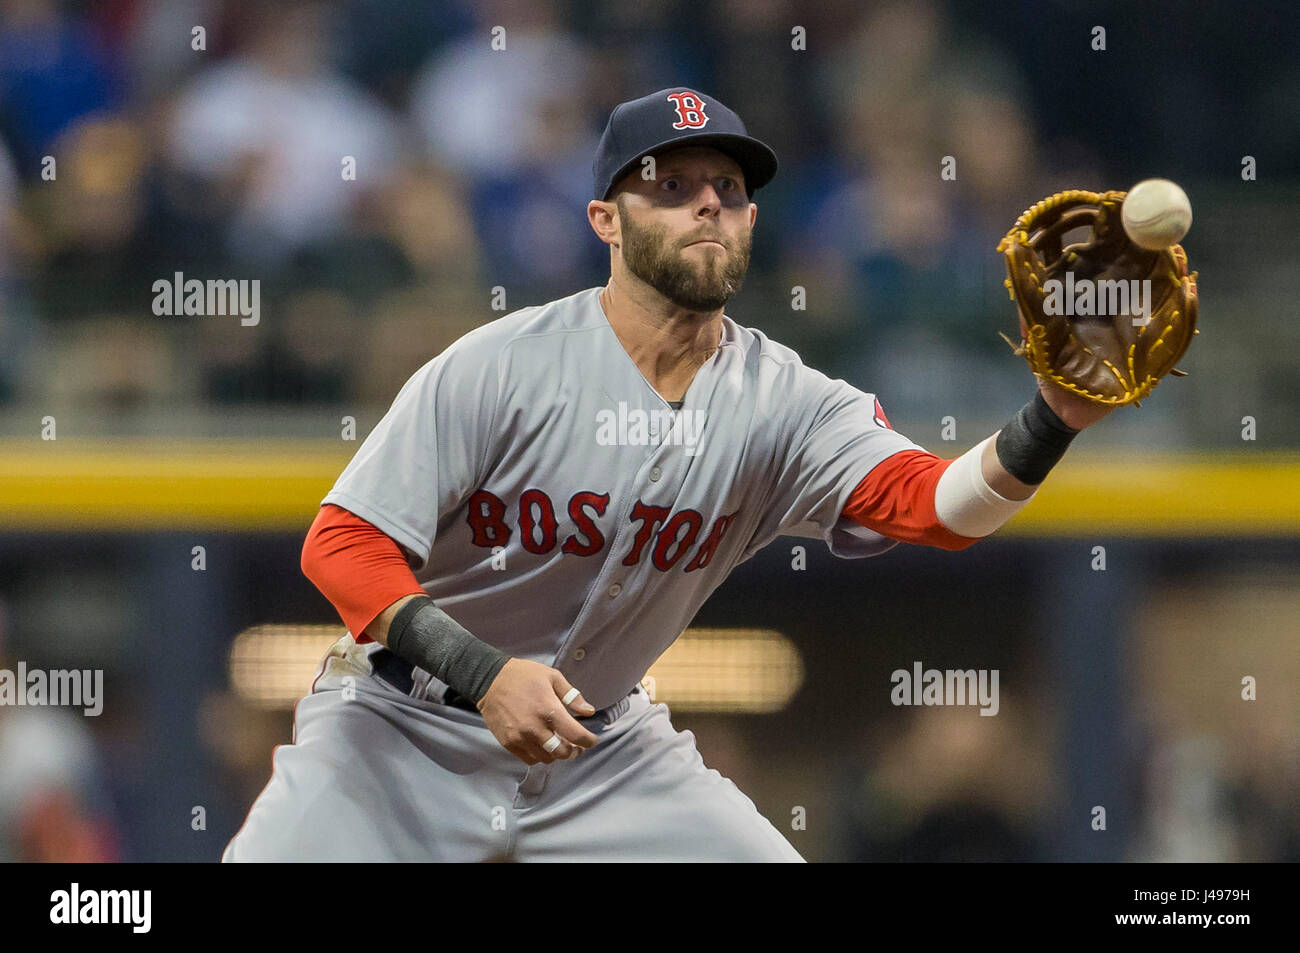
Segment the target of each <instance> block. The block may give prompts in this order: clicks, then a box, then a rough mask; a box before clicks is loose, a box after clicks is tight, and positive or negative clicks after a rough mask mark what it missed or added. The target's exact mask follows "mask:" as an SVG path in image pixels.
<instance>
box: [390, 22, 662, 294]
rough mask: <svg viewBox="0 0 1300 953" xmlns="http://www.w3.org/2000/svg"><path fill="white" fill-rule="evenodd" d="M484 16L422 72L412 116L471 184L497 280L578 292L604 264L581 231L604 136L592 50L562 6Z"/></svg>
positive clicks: (437, 153)
mask: <svg viewBox="0 0 1300 953" xmlns="http://www.w3.org/2000/svg"><path fill="white" fill-rule="evenodd" d="M479 20H480V29H478V30H477V31H475V32H473V33H471V34H469V35H468V36H466V37H465V38H464V39H462V40H460V41H457V42H455V43H452V44H450V45H449V46H448V47H446V48H445V49H443V50H440V51H439V52H438V53H437V54H436V55H435V56H434V58H433V59H432V60H430V62H429V63H428V64H427V65H426V66H425V68H424V69H423V70H422V72H421V75H420V76H419V78H418V79H417V81H416V84H415V87H414V89H413V92H412V98H411V115H412V118H413V119H414V122H415V124H416V127H417V128H418V129H419V130H420V133H421V135H422V139H423V142H424V145H425V148H426V149H427V150H428V151H429V154H430V155H431V156H432V157H433V158H434V159H435V160H437V161H438V162H439V163H440V164H442V165H445V166H446V167H448V168H450V169H452V170H453V171H455V172H457V173H459V174H460V175H461V176H462V178H463V180H464V181H465V182H466V183H467V185H468V188H469V191H470V195H471V198H472V201H473V204H474V218H475V222H476V223H477V226H478V231H479V237H480V239H481V240H482V242H483V245H484V251H485V254H486V256H487V268H488V276H487V277H488V279H489V282H490V283H491V284H499V285H503V286H507V287H509V288H512V289H520V288H523V289H524V293H525V294H527V295H528V296H529V297H530V298H531V299H544V298H545V297H550V296H555V295H559V294H571V293H572V292H573V291H576V290H578V288H579V287H580V286H582V284H584V283H585V281H584V280H581V279H583V278H584V276H587V275H590V274H592V273H593V269H594V268H595V267H596V266H597V265H598V264H600V262H601V259H600V256H599V249H598V248H597V247H596V246H598V245H599V243H598V242H596V241H595V240H594V239H593V238H592V237H591V236H590V235H586V236H584V234H583V233H584V232H586V231H587V229H586V227H585V224H584V223H585V221H586V214H585V207H586V203H587V202H588V201H589V200H590V198H591V159H592V156H593V155H594V153H595V147H596V141H597V139H598V137H599V130H593V129H592V128H591V125H590V123H589V117H590V115H591V110H590V94H589V92H588V90H589V89H590V88H591V83H590V80H591V63H592V60H591V55H590V52H589V51H588V49H587V47H586V45H585V44H584V43H583V42H581V41H580V40H579V39H578V38H577V37H575V36H573V35H572V34H571V33H569V32H568V31H567V30H566V29H565V27H564V25H563V24H562V23H561V22H560V21H559V17H558V13H557V8H556V5H555V4H554V3H542V4H529V3H519V2H515V0H499V2H495V3H492V4H488V5H486V6H485V8H484V9H483V10H481V11H480V15H479ZM497 25H505V29H506V32H505V34H504V37H503V42H504V43H505V48H504V49H501V50H494V49H493V48H492V46H491V40H492V37H491V34H490V31H491V30H492V29H493V28H494V27H495V26H497ZM639 95H640V94H639Z"/></svg>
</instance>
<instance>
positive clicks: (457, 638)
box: [387, 596, 510, 703]
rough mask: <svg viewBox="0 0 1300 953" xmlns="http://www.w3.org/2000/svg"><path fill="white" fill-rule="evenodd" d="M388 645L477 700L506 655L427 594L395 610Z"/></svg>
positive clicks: (485, 690)
mask: <svg viewBox="0 0 1300 953" xmlns="http://www.w3.org/2000/svg"><path fill="white" fill-rule="evenodd" d="M387 643H388V647H389V648H390V649H392V651H394V652H396V653H397V654H398V655H400V656H401V657H402V658H404V659H406V661H408V662H410V663H411V664H412V665H418V666H419V667H420V668H422V669H424V670H425V671H426V672H428V673H429V674H430V675H432V676H434V677H435V678H438V679H441V680H442V681H443V682H445V683H446V684H447V685H450V686H451V687H452V688H454V689H455V690H456V691H457V692H459V693H460V694H461V695H464V696H465V697H466V698H469V699H470V700H471V701H473V702H475V703H477V702H478V701H479V700H480V699H481V698H482V697H483V696H484V695H486V694H487V690H488V688H489V687H491V685H492V680H493V679H495V678H496V677H497V673H498V672H499V671H501V667H502V666H503V665H505V664H506V662H508V661H510V656H509V655H507V654H506V653H505V652H502V651H501V650H500V649H498V648H494V647H493V646H491V645H488V644H487V643H486V642H484V641H483V640H481V639H477V638H475V637H474V636H473V635H471V634H470V632H469V631H468V630H466V629H465V628H464V627H463V626H461V624H460V623H459V622H457V621H456V620H455V619H453V618H452V617H451V616H449V615H447V613H445V612H443V611H442V610H441V609H439V608H438V606H437V605H436V604H435V603H434V601H433V600H432V599H430V598H429V597H428V596H417V597H416V598H414V599H412V600H411V601H410V602H408V603H407V604H406V605H404V606H402V608H401V609H399V610H398V612H397V615H395V616H394V617H393V621H392V624H391V625H389V627H388V638H387Z"/></svg>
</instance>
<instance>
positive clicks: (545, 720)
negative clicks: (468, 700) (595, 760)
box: [478, 658, 598, 764]
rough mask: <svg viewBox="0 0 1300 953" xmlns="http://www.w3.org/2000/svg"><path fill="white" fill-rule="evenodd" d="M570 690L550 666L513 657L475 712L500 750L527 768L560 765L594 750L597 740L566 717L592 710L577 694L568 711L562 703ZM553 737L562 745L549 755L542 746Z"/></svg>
mask: <svg viewBox="0 0 1300 953" xmlns="http://www.w3.org/2000/svg"><path fill="white" fill-rule="evenodd" d="M572 687H573V686H572V685H570V684H569V682H568V680H566V679H565V677H564V676H563V675H561V674H560V672H559V671H558V670H557V669H553V668H551V667H550V666H549V665H543V664H541V663H540V662H532V661H529V660H528V659H521V658H512V659H511V660H510V661H508V662H506V664H505V665H503V666H502V667H501V671H499V672H497V675H496V678H494V679H493V680H492V684H491V685H490V686H489V687H488V690H487V694H486V695H484V696H483V697H482V698H480V699H479V702H478V710H479V711H480V712H482V713H483V720H484V721H485V722H486V723H487V726H488V730H489V731H491V732H492V734H493V736H494V737H495V738H496V739H497V741H499V742H500V743H501V746H502V747H503V748H505V749H506V750H507V751H509V752H510V753H511V754H512V755H514V756H515V757H516V758H518V759H519V760H521V761H523V762H524V763H525V764H537V763H538V762H539V761H540V762H541V763H542V764H550V763H551V762H553V761H564V760H566V759H568V758H576V757H577V756H578V755H580V754H581V753H582V752H583V751H584V750H586V749H587V748H591V747H594V746H595V744H596V741H597V740H598V739H597V738H596V736H595V735H593V734H592V733H591V732H590V731H588V730H587V729H586V728H584V727H582V725H580V724H578V722H577V719H575V718H574V717H573V715H572V714H570V712H576V713H577V714H578V715H579V716H581V717H584V718H585V717H587V716H588V715H594V714H595V713H596V709H595V708H593V707H592V706H591V705H589V704H587V700H586V699H585V698H583V697H582V696H581V695H577V696H575V697H574V699H573V701H571V702H569V706H568V708H567V709H566V708H565V706H564V702H563V701H562V699H563V698H564V696H565V695H566V694H568V692H569V690H570V689H571V688H572ZM552 734H557V735H559V736H560V739H561V742H560V746H559V747H558V748H556V749H555V750H554V751H552V752H550V753H547V751H546V749H545V748H544V747H543V745H545V744H546V742H547V740H549V739H550V737H551V735H552Z"/></svg>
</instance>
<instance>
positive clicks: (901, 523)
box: [843, 450, 982, 550]
mask: <svg viewBox="0 0 1300 953" xmlns="http://www.w3.org/2000/svg"><path fill="white" fill-rule="evenodd" d="M952 463H953V461H952V460H945V459H943V458H942V457H937V456H935V455H934V454H933V453H929V452H927V451H924V450H901V451H899V452H898V453H895V454H893V455H892V456H889V457H886V458H885V459H884V460H882V461H881V462H880V463H878V464H876V466H875V467H873V468H872V470H871V472H870V473H868V474H867V475H866V477H864V478H863V480H862V482H861V483H859V484H858V485H857V488H856V489H855V490H854V491H853V493H852V495H851V496H850V497H849V500H848V503H846V504H845V506H844V513H843V515H844V517H845V518H846V519H850V520H852V521H853V522H855V523H857V524H858V525H859V526H865V527H866V528H867V529H870V530H874V531H875V532H877V533H879V534H880V535H882V536H888V537H889V538H890V539H896V540H899V541H900V542H904V543H917V544H920V545H923V546H937V547H938V548H940V549H951V550H957V549H965V548H966V547H967V546H970V545H971V544H972V543H977V542H979V541H980V539H981V538H982V537H972V536H958V535H957V534H956V533H954V532H953V531H952V530H950V529H948V527H946V526H944V525H943V524H942V523H941V522H939V516H938V514H937V513H936V512H935V508H934V489H935V487H936V486H937V485H938V483H939V477H941V476H943V472H944V471H945V470H947V469H948V467H949V466H951V465H952Z"/></svg>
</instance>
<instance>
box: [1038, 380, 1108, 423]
mask: <svg viewBox="0 0 1300 953" xmlns="http://www.w3.org/2000/svg"><path fill="white" fill-rule="evenodd" d="M1038 392H1039V393H1040V394H1042V395H1043V400H1045V401H1047V406H1048V407H1051V408H1052V412H1053V413H1054V414H1056V416H1058V417H1060V418H1061V422H1062V423H1063V424H1065V425H1066V426H1067V427H1073V428H1074V429H1075V430H1083V429H1085V428H1087V427H1091V426H1092V425H1093V424H1095V423H1096V422H1097V421H1099V420H1101V419H1102V418H1103V417H1105V416H1106V415H1107V414H1110V413H1113V412H1114V410H1115V406H1114V405H1113V404H1112V405H1107V404H1097V403H1094V402H1092V401H1091V400H1088V399H1087V398H1086V397H1080V396H1079V395H1078V394H1071V393H1070V392H1069V391H1068V390H1066V389H1065V388H1063V387H1058V386H1057V385H1056V384H1053V383H1052V382H1051V381H1048V380H1044V379H1043V378H1041V377H1040V378H1038Z"/></svg>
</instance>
